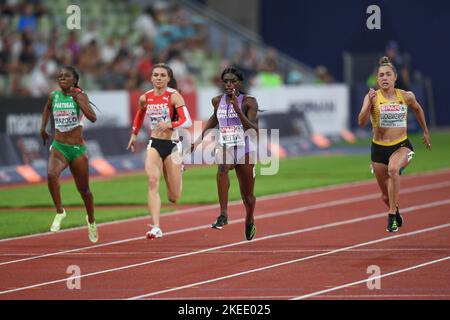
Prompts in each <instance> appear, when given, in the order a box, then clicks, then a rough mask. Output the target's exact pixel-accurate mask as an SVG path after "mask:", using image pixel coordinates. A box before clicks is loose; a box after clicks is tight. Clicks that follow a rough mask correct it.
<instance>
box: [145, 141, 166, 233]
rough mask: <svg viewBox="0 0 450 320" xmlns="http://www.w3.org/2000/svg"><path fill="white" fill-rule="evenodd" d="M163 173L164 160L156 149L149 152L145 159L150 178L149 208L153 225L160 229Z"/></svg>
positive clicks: (146, 170)
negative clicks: (161, 177) (160, 178)
mask: <svg viewBox="0 0 450 320" xmlns="http://www.w3.org/2000/svg"><path fill="white" fill-rule="evenodd" d="M161 171H162V160H161V157H160V156H159V153H158V151H157V150H156V149H154V148H150V149H149V150H147V156H146V158H145V172H146V173H147V178H148V195H147V206H148V210H149V211H150V215H151V216H152V219H153V225H154V226H155V227H159V214H160V211H161V197H160V196H159V177H160V176H161Z"/></svg>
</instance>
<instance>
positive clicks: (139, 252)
mask: <svg viewBox="0 0 450 320" xmlns="http://www.w3.org/2000/svg"><path fill="white" fill-rule="evenodd" d="M332 249H338V248H328V249H298V250H289V249H288V250H248V251H247V250H221V251H219V252H208V253H209V254H249V253H265V254H285V253H302V252H326V251H329V250H332ZM392 251H399V252H445V251H450V248H373V249H372V248H371V249H354V250H348V252H369V253H373V252H392ZM183 252H184V251H182V250H179V251H136V252H133V251H127V252H123V251H117V252H74V253H67V254H63V255H64V256H69V257H70V256H85V257H88V256H114V255H120V256H127V255H128V256H136V255H142V254H143V255H146V256H148V255H151V254H158V255H159V254H180V253H183ZM41 254H45V253H41ZM33 255H34V253H1V254H0V256H3V257H15V256H17V257H28V256H33Z"/></svg>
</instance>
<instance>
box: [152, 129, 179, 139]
mask: <svg viewBox="0 0 450 320" xmlns="http://www.w3.org/2000/svg"><path fill="white" fill-rule="evenodd" d="M174 133H175V132H174V131H173V129H166V130H164V131H161V132H157V133H154V132H152V134H151V137H152V138H156V139H161V140H177V139H178V135H177V134H174Z"/></svg>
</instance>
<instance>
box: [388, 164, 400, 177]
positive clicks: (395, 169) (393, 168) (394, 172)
mask: <svg viewBox="0 0 450 320" xmlns="http://www.w3.org/2000/svg"><path fill="white" fill-rule="evenodd" d="M388 175H389V177H396V176H399V175H400V167H399V166H397V165H389V167H388Z"/></svg>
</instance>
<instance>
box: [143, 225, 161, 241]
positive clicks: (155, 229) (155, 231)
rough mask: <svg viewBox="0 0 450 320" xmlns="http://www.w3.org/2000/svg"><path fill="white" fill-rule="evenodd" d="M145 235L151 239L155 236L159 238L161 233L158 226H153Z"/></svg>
mask: <svg viewBox="0 0 450 320" xmlns="http://www.w3.org/2000/svg"><path fill="white" fill-rule="evenodd" d="M145 236H146V237H147V239H150V240H153V239H155V238H161V237H162V236H163V233H162V231H161V229H160V228H159V227H153V228H152V230H150V231H148V232H147V233H146V234H145Z"/></svg>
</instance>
